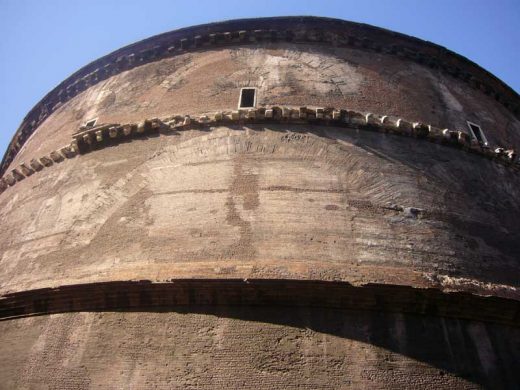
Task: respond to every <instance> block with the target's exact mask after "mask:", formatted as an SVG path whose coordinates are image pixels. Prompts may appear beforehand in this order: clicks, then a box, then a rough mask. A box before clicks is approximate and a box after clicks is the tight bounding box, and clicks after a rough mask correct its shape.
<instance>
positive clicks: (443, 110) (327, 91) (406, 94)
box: [11, 43, 520, 167]
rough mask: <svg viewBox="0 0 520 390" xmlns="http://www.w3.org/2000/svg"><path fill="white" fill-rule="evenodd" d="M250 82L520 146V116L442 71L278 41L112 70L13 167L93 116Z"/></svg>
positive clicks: (268, 97) (192, 109) (201, 101)
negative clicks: (477, 131) (473, 127)
mask: <svg viewBox="0 0 520 390" xmlns="http://www.w3.org/2000/svg"><path fill="white" fill-rule="evenodd" d="M244 86H252V87H257V88H259V97H258V104H259V105H267V104H268V105H293V106H297V107H298V106H318V107H327V106H330V107H341V108H348V109H353V110H358V111H362V112H367V113H368V112H372V113H375V114H380V115H395V116H397V117H400V118H405V119H407V120H409V121H418V122H424V123H428V124H431V125H433V126H436V127H440V128H442V129H444V128H450V129H453V130H459V129H461V130H465V131H468V128H467V124H466V121H471V122H474V123H477V124H480V125H481V126H482V129H483V131H484V132H485V134H486V136H487V138H488V141H489V142H490V144H491V145H501V146H504V147H508V148H516V149H520V121H519V120H518V119H517V118H516V117H515V116H514V115H513V114H512V113H511V112H510V111H508V110H507V109H506V108H505V107H503V106H502V105H501V104H500V103H498V102H497V101H496V100H494V99H493V98H491V97H489V96H486V95H485V94H483V93H482V91H480V90H475V89H474V88H471V87H470V86H469V85H467V84H466V83H464V82H463V81H461V80H458V79H456V78H454V77H452V76H450V75H448V74H446V73H445V72H443V71H442V70H439V69H431V68H429V67H427V66H425V65H420V64H416V63H414V62H410V61H408V60H405V59H401V58H399V57H395V56H389V55H387V54H379V53H370V52H367V51H364V50H361V49H350V48H331V47H317V46H313V45H305V44H283V43H279V44H264V45H257V46H255V47H239V46H237V47H229V48H224V49H222V50H209V51H203V52H194V53H186V54H182V55H179V56H176V57H173V58H170V59H165V60H161V61H158V62H152V63H149V64H146V65H143V66H141V67H137V68H134V69H132V70H129V71H125V72H122V73H120V74H118V75H116V76H113V77H111V78H109V79H107V80H105V81H103V82H100V83H98V84H96V85H95V86H93V87H91V88H89V89H87V90H86V91H84V92H82V93H81V94H79V95H78V96H76V97H75V98H73V99H72V100H71V101H69V102H68V103H66V104H65V105H63V106H62V107H60V108H58V109H57V110H56V112H55V113H54V114H52V115H51V116H50V117H49V118H48V119H46V121H45V122H43V124H42V125H41V126H40V127H39V128H38V131H37V132H36V133H35V134H34V135H33V136H32V137H31V138H30V139H29V141H28V142H27V143H26V144H25V145H24V146H23V147H22V149H21V151H20V153H19V154H18V155H17V157H16V158H15V160H14V163H13V164H12V165H11V166H12V167H16V166H17V164H19V163H20V162H22V161H26V160H28V159H30V158H32V157H34V155H42V154H46V153H49V152H51V151H52V150H55V149H56V148H57V147H60V146H63V145H64V144H66V143H67V142H68V141H69V140H70V137H71V135H72V133H73V132H75V131H77V129H78V128H79V126H80V125H82V124H83V123H85V122H86V121H87V120H90V119H93V118H98V119H99V121H100V122H104V123H112V122H115V123H127V122H132V121H139V120H142V119H144V118H151V117H163V116H168V115H171V114H201V113H204V112H212V111H217V110H222V109H234V108H236V107H237V105H238V95H239V90H240V87H244Z"/></svg>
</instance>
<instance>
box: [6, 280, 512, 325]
mask: <svg viewBox="0 0 520 390" xmlns="http://www.w3.org/2000/svg"><path fill="white" fill-rule="evenodd" d="M201 305H204V306H208V305H209V306H218V305H246V306H291V307H324V308H332V309H347V310H366V311H377V312H393V313H406V314H416V315H417V314H418V315H433V316H440V317H447V318H456V319H462V320H476V321H485V322H492V323H500V324H504V325H508V326H514V327H518V326H519V322H518V320H519V316H520V302H519V301H517V300H514V299H506V298H498V297H489V296H488V297H485V296H479V295H474V294H470V293H467V292H451V293H445V292H442V291H440V290H438V289H436V288H414V287H411V286H401V285H385V284H365V285H361V286H354V285H352V284H350V283H348V282H339V281H338V282H336V281H320V280H291V279H281V278H279V279H245V280H244V279H173V280H171V281H168V282H157V283H152V282H151V281H114V282H100V283H88V284H76V285H65V286H60V287H57V288H43V289H37V290H29V291H21V292H16V293H11V294H6V295H3V296H0V321H2V320H9V319H14V318H23V317H29V316H34V315H46V314H54V313H70V312H80V311H134V312H135V311H139V312H146V311H176V310H183V311H186V310H188V311H189V310H190V308H189V306H192V310H196V308H197V307H200V306H201ZM181 308H184V309H181Z"/></svg>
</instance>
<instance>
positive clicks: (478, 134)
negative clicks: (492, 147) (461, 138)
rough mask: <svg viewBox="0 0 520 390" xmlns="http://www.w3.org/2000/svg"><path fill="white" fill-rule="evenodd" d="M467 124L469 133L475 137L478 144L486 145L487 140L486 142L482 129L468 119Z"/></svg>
mask: <svg viewBox="0 0 520 390" xmlns="http://www.w3.org/2000/svg"><path fill="white" fill-rule="evenodd" d="M468 126H469V129H470V131H471V135H472V136H473V138H474V139H476V140H477V141H478V143H479V144H480V145H483V146H487V145H488V142H487V139H486V136H485V135H484V132H483V131H482V129H481V128H480V126H479V125H477V124H475V123H472V122H469V121H468Z"/></svg>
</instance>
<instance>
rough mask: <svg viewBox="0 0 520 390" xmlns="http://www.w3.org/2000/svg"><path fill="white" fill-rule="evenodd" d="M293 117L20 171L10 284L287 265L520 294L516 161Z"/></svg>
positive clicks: (312, 275) (7, 255) (310, 274)
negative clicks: (296, 125)
mask: <svg viewBox="0 0 520 390" xmlns="http://www.w3.org/2000/svg"><path fill="white" fill-rule="evenodd" d="M297 130H302V131H303V132H287V131H286V129H285V128H284V127H283V126H273V127H272V128H271V129H267V128H264V127H259V128H255V129H249V128H238V129H228V128H218V129H213V130H212V131H210V132H201V131H189V132H185V133H182V134H179V135H172V136H160V137H154V138H150V139H143V140H137V141H134V142H131V143H126V144H121V145H119V146H115V147H113V148H106V149H103V150H100V151H97V152H94V153H90V154H87V155H84V156H81V158H77V159H74V160H68V161H65V162H63V163H61V164H59V165H57V166H55V167H53V169H47V170H46V171H42V172H40V173H39V174H38V175H33V176H31V177H28V178H26V179H25V180H23V181H22V182H20V183H18V184H17V186H16V187H13V188H10V189H8V190H7V191H6V192H5V193H4V194H2V197H1V198H0V202H1V203H0V205H1V207H0V213H1V215H2V220H4V221H10V223H6V224H3V225H2V227H1V228H0V229H1V230H0V237H1V240H2V242H3V243H4V244H3V246H2V257H1V262H0V265H1V266H2V267H3V272H2V274H1V275H0V278H1V285H2V291H3V292H8V291H22V290H25V289H33V288H41V287H50V286H58V285H60V284H74V283H83V282H93V281H108V280H129V279H134V280H135V279H137V280H139V279H148V280H157V281H164V280H169V279H171V278H176V277H203V278H204V277H217V278H221V277H224V278H225V277H251V278H253V277H262V278H263V277H272V278H279V277H282V278H305V279H324V280H345V281H349V282H351V283H355V284H360V283H368V282H376V283H385V282H386V283H394V284H404V285H411V286H432V285H437V284H438V283H448V284H449V283H450V282H453V285H452V286H450V287H452V288H453V289H455V290H457V289H461V290H470V291H474V290H475V289H476V290H479V291H480V292H481V293H491V294H495V292H496V293H497V294H498V295H502V296H516V297H517V296H518V290H517V288H518V287H519V286H518V281H519V278H518V275H519V268H518V267H519V265H518V262H517V254H518V253H519V248H518V242H520V241H519V239H518V234H519V231H518V229H517V227H516V226H517V224H516V216H517V215H518V212H519V211H518V209H519V204H518V201H517V199H518V191H519V188H520V186H519V185H518V182H519V177H518V175H517V174H516V173H515V172H513V171H511V170H508V169H507V167H503V166H500V165H498V164H494V163H492V162H490V161H488V160H485V159H482V158H481V157H479V156H473V155H469V154H465V153H461V152H460V151H458V150H456V149H450V148H446V147H442V146H435V145H432V144H430V143H427V142H424V143H421V142H417V141H413V140H410V139H407V138H402V137H397V136H391V135H386V136H385V135H381V134H377V133H376V134H372V133H363V132H357V131H355V130H348V129H338V130H334V129H331V128H311V127H303V128H300V129H297ZM306 130H309V131H311V132H306ZM475 167H477V169H476V168H475ZM15 190H16V191H15ZM389 204H395V205H402V206H404V207H414V208H417V209H421V210H423V211H421V212H420V215H410V214H408V213H406V212H404V211H396V210H393V209H391V207H389ZM497 226H500V229H502V232H503V233H507V234H503V233H502V232H500V231H497V230H496V229H497V228H496V227H497ZM450 278H451V279H450ZM486 291H487V292H486ZM493 291H495V292H493Z"/></svg>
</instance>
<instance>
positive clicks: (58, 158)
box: [49, 151, 63, 163]
mask: <svg viewBox="0 0 520 390" xmlns="http://www.w3.org/2000/svg"><path fill="white" fill-rule="evenodd" d="M49 157H50V158H51V160H52V161H54V162H55V163H59V162H62V161H63V156H62V155H61V154H59V153H58V152H56V151H54V152H51V153H50V154H49Z"/></svg>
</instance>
